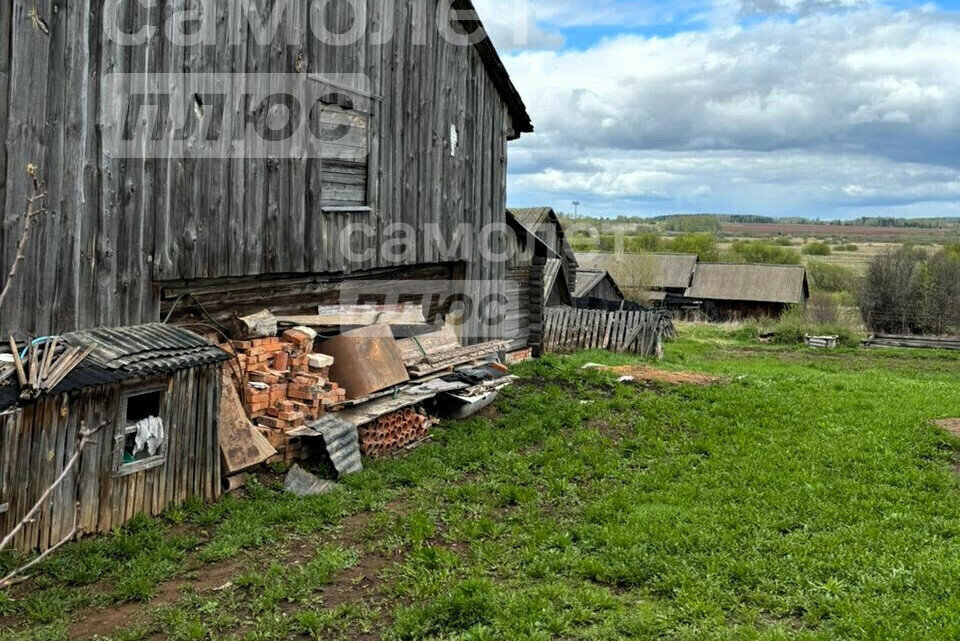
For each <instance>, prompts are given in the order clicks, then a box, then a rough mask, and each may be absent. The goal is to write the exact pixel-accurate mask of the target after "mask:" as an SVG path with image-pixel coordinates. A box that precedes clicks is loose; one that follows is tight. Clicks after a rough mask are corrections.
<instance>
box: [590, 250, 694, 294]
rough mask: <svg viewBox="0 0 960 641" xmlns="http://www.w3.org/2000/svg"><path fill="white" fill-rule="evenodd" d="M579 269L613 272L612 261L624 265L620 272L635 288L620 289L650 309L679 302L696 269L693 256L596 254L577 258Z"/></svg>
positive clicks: (624, 287) (592, 253)
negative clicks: (650, 305)
mask: <svg viewBox="0 0 960 641" xmlns="http://www.w3.org/2000/svg"><path fill="white" fill-rule="evenodd" d="M577 260H578V261H580V263H581V265H584V266H586V267H588V268H590V269H594V270H597V269H600V270H607V269H613V264H615V262H616V261H628V262H627V263H626V264H627V267H626V268H625V269H623V271H624V272H625V273H627V274H628V275H629V276H630V277H631V280H633V281H635V282H636V283H638V284H639V287H637V288H636V291H633V289H632V288H631V287H630V286H629V285H625V286H623V289H624V290H625V291H626V293H627V294H628V295H629V296H630V297H632V298H634V299H639V300H644V301H647V302H649V303H650V304H653V305H663V306H667V307H670V306H673V305H674V304H676V303H678V302H679V301H680V299H682V297H683V295H684V294H685V293H686V291H687V288H689V287H690V283H691V281H692V280H693V272H694V270H695V269H696V268H697V262H698V257H697V255H696V254H674V253H644V254H624V255H622V256H616V255H613V254H604V253H596V252H586V253H582V254H577Z"/></svg>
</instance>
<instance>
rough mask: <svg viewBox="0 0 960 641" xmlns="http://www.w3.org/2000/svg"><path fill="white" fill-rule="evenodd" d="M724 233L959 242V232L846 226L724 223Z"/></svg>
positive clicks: (722, 229)
mask: <svg viewBox="0 0 960 641" xmlns="http://www.w3.org/2000/svg"><path fill="white" fill-rule="evenodd" d="M720 230H721V232H722V233H724V234H727V235H731V236H749V237H751V238H757V237H767V236H793V237H800V238H846V239H850V240H856V239H870V240H882V241H887V242H896V241H899V242H908V241H913V242H937V241H942V240H945V239H949V238H957V236H958V235H957V231H956V230H955V229H920V228H910V227H857V226H849V227H848V226H843V225H800V224H773V223H749V224H747V223H723V224H721V226H720Z"/></svg>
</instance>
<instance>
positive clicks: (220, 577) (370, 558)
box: [70, 502, 404, 641]
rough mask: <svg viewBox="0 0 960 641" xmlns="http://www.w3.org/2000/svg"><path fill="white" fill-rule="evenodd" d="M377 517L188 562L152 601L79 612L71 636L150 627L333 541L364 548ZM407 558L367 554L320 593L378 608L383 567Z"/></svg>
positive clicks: (330, 599)
mask: <svg viewBox="0 0 960 641" xmlns="http://www.w3.org/2000/svg"><path fill="white" fill-rule="evenodd" d="M386 510H387V511H388V512H390V513H393V514H402V513H403V510H404V506H403V504H402V502H396V503H393V504H390V505H388V506H387V507H386ZM374 515H375V513H374V512H361V513H358V514H355V515H353V516H350V517H346V518H344V519H343V520H342V521H341V522H340V524H339V527H338V531H337V532H336V533H335V534H333V535H329V534H328V535H326V536H308V537H304V538H297V539H293V540H291V541H288V542H286V543H285V544H284V545H283V546H282V547H280V548H273V549H272V550H271V551H270V553H269V554H267V553H266V552H262V551H255V552H247V553H243V554H241V555H240V556H238V557H233V558H231V559H227V560H224V561H221V562H216V563H211V564H205V565H199V566H196V567H190V566H188V567H187V569H185V570H184V572H183V573H181V576H179V577H177V578H174V579H171V580H169V581H164V582H163V583H161V584H159V585H158V586H157V589H156V592H155V594H154V596H153V597H152V598H150V599H149V600H148V601H145V602H139V603H124V604H120V605H116V606H111V607H108V608H103V609H96V610H89V611H86V612H78V613H77V617H78V618H77V619H76V621H75V623H73V625H72V626H71V627H70V639H72V640H76V641H87V640H91V639H94V638H98V637H105V636H110V635H112V634H114V633H116V632H117V631H119V630H121V629H124V628H129V627H131V626H136V625H149V624H150V623H151V622H152V613H153V612H154V611H155V610H156V608H158V607H160V606H164V605H172V604H174V603H176V602H177V601H178V600H179V599H180V598H181V597H182V596H183V595H184V594H186V593H190V592H192V593H201V594H202V593H204V592H208V593H210V592H217V591H220V590H223V589H228V588H229V587H230V585H231V583H232V582H233V580H235V579H236V578H237V577H239V576H242V575H243V574H245V573H248V572H250V571H251V570H254V569H256V568H258V567H263V565H264V563H269V562H270V561H275V560H277V559H278V558H282V559H283V560H284V562H285V563H288V564H290V565H299V564H302V563H305V562H307V561H309V560H310V559H312V558H313V557H314V555H315V553H316V550H317V548H318V547H319V546H320V545H324V544H327V545H329V544H331V543H332V544H337V545H340V546H342V547H344V548H353V549H356V550H363V548H364V544H365V542H366V538H365V537H366V532H367V530H368V526H369V523H370V521H371V519H372V518H373V516H374ZM402 560H403V556H402V555H401V556H396V557H387V556H385V555H383V554H381V553H379V552H370V553H361V555H360V558H359V560H358V562H357V563H356V565H354V566H352V567H350V568H347V569H346V570H344V571H343V572H341V573H340V574H339V575H338V576H337V577H336V578H335V579H334V580H333V582H332V583H330V584H328V585H326V586H324V588H323V590H322V592H321V594H320V596H321V598H322V600H323V603H324V605H325V606H326V607H329V608H334V607H337V606H339V605H343V604H347V603H353V604H359V603H365V604H367V605H370V606H373V607H378V606H380V605H382V604H383V603H384V602H385V601H386V600H387V599H386V597H385V596H383V592H384V588H385V587H386V586H388V585H389V583H388V582H385V581H384V580H383V579H382V578H381V577H380V575H381V573H382V572H383V570H385V569H386V568H388V567H390V566H391V565H394V564H396V563H399V562H402ZM92 589H96V588H95V587H94V588H92ZM381 620H382V621H383V622H384V625H386V622H387V621H388V619H387V618H386V617H383V618H382V619H381ZM354 632H355V633H356V634H352V635H351V637H350V638H351V639H361V640H364V639H366V640H372V639H378V638H379V637H380V635H379V632H375V631H366V632H365V631H354ZM158 638H164V637H158Z"/></svg>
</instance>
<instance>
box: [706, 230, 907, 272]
mask: <svg viewBox="0 0 960 641" xmlns="http://www.w3.org/2000/svg"><path fill="white" fill-rule="evenodd" d="M745 239H746V238H745V237H744V238H729V239H724V241H723V242H721V243H719V244H718V247H719V249H720V251H721V252H724V253H726V252H728V251H730V250H731V248H732V246H733V243H734V242H735V241H737V240H745ZM790 240H791V242H793V245H792V246H790V247H789V249H792V250H793V251H795V252H798V253H799V252H800V251H801V250H802V249H803V239H802V238H791V239H790ZM855 244H856V245H857V251H839V250H838V249H837V248H836V247H832V248H831V249H832V253H831V254H830V255H829V256H806V255H801V260H802V262H803V264H804V265H806V264H808V263H810V262H811V261H815V262H820V263H829V264H831V265H842V266H843V267H847V268H849V269H852V270H853V271H855V272H856V273H858V274H861V275H862V274H865V273H866V271H867V266H868V265H869V264H870V261H872V260H873V259H874V258H876V257H877V256H879V255H880V254H883V253H886V252H888V251H894V250H896V249H897V248H898V247H900V246H901V243H894V242H887V243H884V242H873V243H855Z"/></svg>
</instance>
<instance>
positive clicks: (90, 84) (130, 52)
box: [0, 0, 512, 336]
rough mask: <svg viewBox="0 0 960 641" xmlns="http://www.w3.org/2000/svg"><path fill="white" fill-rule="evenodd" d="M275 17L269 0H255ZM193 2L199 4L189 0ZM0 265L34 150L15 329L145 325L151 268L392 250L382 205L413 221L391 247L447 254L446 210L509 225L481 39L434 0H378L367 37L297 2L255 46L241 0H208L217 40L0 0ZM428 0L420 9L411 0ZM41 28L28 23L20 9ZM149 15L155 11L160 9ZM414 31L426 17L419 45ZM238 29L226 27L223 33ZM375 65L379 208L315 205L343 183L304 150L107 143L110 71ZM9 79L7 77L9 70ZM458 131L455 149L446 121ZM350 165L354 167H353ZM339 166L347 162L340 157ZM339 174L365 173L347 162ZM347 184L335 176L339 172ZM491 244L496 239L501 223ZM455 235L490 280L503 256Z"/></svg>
mask: <svg viewBox="0 0 960 641" xmlns="http://www.w3.org/2000/svg"><path fill="white" fill-rule="evenodd" d="M253 1H254V5H255V8H256V9H257V10H258V11H259V12H260V14H261V16H262V18H263V19H266V18H267V16H268V15H269V12H270V11H271V10H272V9H273V2H274V0H253ZM173 4H175V3H163V4H161V5H160V6H159V8H151V9H148V8H144V7H142V6H141V3H138V2H121V3H120V7H121V14H120V16H119V24H120V26H121V28H123V29H124V30H125V31H127V32H133V31H136V30H137V29H138V28H139V27H140V26H141V25H143V24H147V23H150V24H155V23H157V21H158V19H160V18H165V17H167V16H168V15H169V13H170V12H171V11H172V10H173V8H172V5H173ZM195 4H196V6H197V8H199V7H200V3H199V2H196V3H195ZM0 5H2V6H0V139H3V140H5V141H6V145H5V146H0V149H3V151H0V206H2V208H3V211H2V213H3V217H2V222H3V225H2V227H0V272H2V273H5V272H6V270H7V269H8V268H9V266H10V264H11V263H12V261H13V259H14V255H15V252H14V247H15V244H16V241H17V237H18V236H19V232H20V225H21V224H22V221H20V220H18V216H20V215H21V213H22V211H23V208H24V201H25V198H26V196H27V195H28V193H29V181H28V179H27V176H26V173H25V168H26V165H27V164H28V163H34V164H36V165H37V166H39V167H40V168H41V169H42V173H43V177H44V180H45V181H46V183H47V190H48V205H49V207H50V209H51V213H50V215H48V216H45V217H44V218H43V220H42V221H41V222H40V223H39V225H38V228H37V229H36V231H35V235H34V239H33V241H32V242H31V245H30V248H29V256H28V258H27V260H26V262H25V264H24V265H23V267H22V270H21V276H20V278H19V279H18V280H17V283H16V286H15V288H14V290H13V292H12V294H11V298H10V299H9V300H8V301H7V304H6V305H5V308H4V310H3V311H2V316H0V332H4V333H6V332H13V333H15V334H18V335H21V336H24V335H29V334H32V335H40V334H49V333H60V332H64V331H68V330H72V329H77V328H87V327H93V326H99V325H104V326H115V325H124V324H136V323H141V322H148V321H153V320H156V319H157V318H158V316H159V308H160V302H159V295H158V290H159V287H158V286H157V282H158V281H180V280H192V279H207V280H209V279H217V278H226V277H244V276H248V277H251V278H253V277H256V276H258V275H261V274H317V273H328V272H356V271H361V270H366V269H374V268H379V267H385V266H389V265H392V264H395V263H394V262H393V261H392V260H391V259H390V257H388V256H385V255H384V254H383V252H381V251H380V249H379V247H380V245H381V241H382V240H383V239H384V238H385V235H386V234H387V233H388V232H389V231H390V229H389V225H390V224H391V223H406V224H408V225H410V226H411V227H412V228H413V229H414V230H416V234H417V235H416V239H415V240H416V252H415V254H414V255H411V256H407V257H405V258H404V259H403V260H402V261H401V262H402V264H409V265H416V264H427V263H432V262H435V261H437V260H439V253H440V252H439V245H438V243H435V242H433V241H432V239H431V238H430V237H429V236H428V235H427V230H428V229H429V225H431V224H433V225H437V226H438V227H439V229H440V230H441V237H442V240H443V242H444V243H445V244H446V245H447V246H451V245H453V241H454V233H455V230H456V229H457V226H458V225H460V224H462V223H471V224H473V225H474V226H475V229H479V228H481V227H482V226H483V225H485V224H489V223H494V222H497V223H502V222H503V219H504V208H505V175H506V145H507V138H508V136H509V135H511V134H512V131H511V119H510V115H509V110H508V108H507V106H506V103H505V102H504V100H503V99H502V97H501V95H500V93H499V91H498V89H497V87H496V86H495V84H494V83H493V82H492V81H491V79H490V76H489V75H488V73H487V67H486V66H485V64H484V61H483V60H482V59H481V58H480V55H479V53H478V52H477V50H476V48H474V47H461V46H455V45H453V44H450V43H447V42H446V41H445V40H444V39H443V38H442V37H441V35H440V34H439V33H438V31H437V29H436V28H430V27H425V25H433V24H435V21H436V14H435V12H436V6H435V3H433V2H427V3H424V4H422V5H421V4H420V3H415V2H412V1H408V0H403V1H399V0H398V1H396V2H391V1H387V2H380V1H378V0H369V10H368V12H367V21H368V26H369V29H368V30H367V33H368V34H370V33H376V32H378V30H379V29H380V28H381V27H382V26H383V25H388V26H390V25H392V27H393V31H394V35H393V37H392V38H390V39H389V40H388V41H387V42H386V43H385V44H370V43H369V42H368V41H367V38H362V39H361V40H360V41H358V42H357V43H356V44H355V45H353V46H349V47H330V46H326V45H321V44H320V43H319V42H317V41H316V40H315V39H314V37H313V35H312V31H311V29H309V28H308V26H307V24H308V23H307V18H308V16H307V5H308V3H290V4H289V6H290V7H291V8H290V11H293V12H296V15H295V16H294V19H293V20H288V21H283V22H282V27H281V31H283V33H281V34H280V35H279V36H278V40H282V39H283V38H287V40H286V41H289V42H298V41H299V42H305V43H306V46H304V47H300V46H296V45H294V46H282V45H281V44H278V43H277V42H274V43H268V44H258V43H257V42H256V41H255V40H254V38H253V36H252V35H251V34H250V33H249V32H248V31H247V26H246V22H244V21H242V20H238V19H237V18H238V16H239V15H240V13H239V10H238V7H240V6H245V3H241V2H240V1H239V0H216V2H215V3H214V5H213V11H215V12H216V14H217V19H218V21H220V22H221V24H220V25H219V26H220V30H219V31H218V39H219V41H218V43H217V45H196V46H189V47H183V46H175V45H172V44H170V43H169V42H167V41H166V40H165V39H164V38H156V39H153V40H151V41H150V42H149V43H147V44H145V45H142V46H136V47H121V46H119V45H116V44H114V43H112V42H111V41H109V40H108V39H107V38H105V37H104V34H103V28H102V23H103V12H104V0H76V1H73V0H71V2H67V3H63V2H59V1H56V0H8V1H7V2H5V3H0ZM418 6H423V7H425V10H424V11H423V12H420V11H419V10H417V9H415V8H416V7H418ZM327 7H328V11H330V12H333V14H332V17H331V16H328V23H327V24H328V25H330V28H331V30H336V29H337V28H342V29H345V28H346V26H347V25H350V24H351V20H352V14H351V13H350V9H349V3H347V2H343V1H340V0H337V1H334V2H331V3H329V4H328V5H327ZM34 9H36V12H37V15H38V16H39V17H40V18H42V19H43V20H44V21H45V23H46V24H47V25H48V27H49V29H48V30H49V33H46V32H45V30H43V29H39V28H36V27H35V26H34V21H33V20H31V18H30V14H31V12H32V11H33V10H34ZM158 14H160V15H158ZM415 29H417V30H418V32H420V33H423V34H425V36H426V38H425V41H424V44H423V46H420V45H418V44H417V36H416V34H415V31H414V30H415ZM231 32H236V33H238V34H242V35H241V37H240V38H239V41H240V44H234V45H229V44H227V41H226V39H227V35H228V33H231ZM178 71H189V72H196V73H206V72H233V73H236V72H249V73H264V72H284V73H295V72H303V73H316V72H326V73H331V72H332V73H358V72H359V73H366V74H368V75H369V76H370V78H371V79H372V91H371V92H370V93H371V94H372V95H373V99H372V100H370V107H369V109H370V112H371V113H370V121H369V126H370V131H371V141H370V149H371V157H370V165H369V167H368V176H367V189H368V192H369V194H370V197H371V198H372V202H371V204H372V205H373V206H374V211H373V213H322V212H321V211H320V207H321V205H322V203H323V202H324V199H325V196H326V197H327V198H326V200H327V202H333V203H336V202H338V201H341V200H342V201H345V202H348V203H350V202H353V200H351V199H352V198H355V194H354V195H349V194H348V195H345V196H343V197H342V198H337V197H336V195H337V194H336V193H333V194H324V193H323V191H324V185H326V186H327V190H328V191H329V190H331V189H336V188H335V187H332V186H331V183H336V181H335V180H333V181H331V180H325V179H324V171H325V169H324V163H323V162H321V161H319V160H317V159H312V158H305V157H297V158H295V159H282V160H277V159H229V158H215V159H203V158H196V157H187V158H178V159H146V160H144V159H111V158H109V157H107V155H106V154H105V152H104V149H103V140H104V137H105V136H107V135H108V134H110V133H111V132H112V131H114V130H116V128H118V127H120V126H121V125H122V123H120V122H118V120H119V117H116V116H114V113H115V112H116V109H117V104H116V103H117V102H118V101H117V100H116V96H114V95H112V94H108V95H105V93H107V92H103V91H102V90H101V85H100V79H101V78H102V77H103V76H104V75H105V74H109V73H123V72H127V73H134V74H147V73H153V72H178ZM8 87H9V92H8V91H7V88H8ZM451 125H453V126H454V127H456V129H457V132H458V137H459V148H458V151H457V153H455V154H451V153H450V147H449V138H450V127H451ZM352 169H353V170H356V168H355V167H354V168H352ZM348 173H349V172H348ZM343 180H345V181H347V182H349V183H350V184H353V183H356V182H359V180H360V179H359V178H358V177H357V175H356V172H355V171H354V172H353V173H352V174H350V175H349V176H347V177H345V178H344V179H343ZM341 182H342V181H341ZM351 222H353V223H371V224H373V225H374V227H375V229H376V233H375V234H374V235H373V236H372V237H370V238H367V237H364V236H362V235H360V234H357V235H355V236H354V239H353V242H354V249H355V250H357V251H361V252H362V251H364V250H366V249H368V248H373V249H374V250H375V251H374V252H372V253H371V255H370V256H369V258H368V259H367V260H365V261H364V262H363V263H362V264H348V263H347V261H345V260H344V257H343V254H342V252H341V251H340V247H339V243H338V238H339V234H340V232H341V231H342V229H343V228H344V226H345V225H346V224H347V223H351ZM498 242H499V241H498ZM470 245H471V243H462V244H461V245H460V247H459V249H458V251H457V252H456V253H455V255H453V256H446V258H447V259H448V260H456V261H463V262H465V263H466V274H465V275H466V278H467V280H468V281H473V282H476V283H478V284H477V285H476V286H475V287H474V288H473V289H475V290H476V291H473V292H470V293H472V294H473V295H475V296H485V295H486V296H489V295H491V294H493V293H494V291H495V289H496V285H495V283H496V282H497V281H500V280H501V279H502V277H503V265H502V264H499V263H496V262H487V261H484V260H482V258H481V257H480V256H478V255H477V253H476V252H474V253H471V252H470V251H469V249H470Z"/></svg>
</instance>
